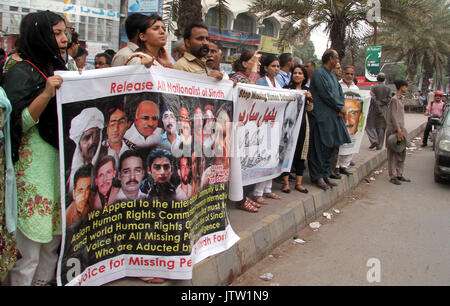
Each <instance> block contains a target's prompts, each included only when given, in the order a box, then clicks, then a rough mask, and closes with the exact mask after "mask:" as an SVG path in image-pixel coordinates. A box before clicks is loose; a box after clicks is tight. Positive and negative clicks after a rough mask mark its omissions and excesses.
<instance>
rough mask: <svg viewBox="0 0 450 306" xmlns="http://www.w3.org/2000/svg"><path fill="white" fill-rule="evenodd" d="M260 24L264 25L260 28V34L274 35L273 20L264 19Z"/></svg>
mask: <svg viewBox="0 0 450 306" xmlns="http://www.w3.org/2000/svg"><path fill="white" fill-rule="evenodd" d="M262 24H263V25H264V27H263V28H261V35H266V36H271V37H275V26H274V24H273V22H272V21H270V20H269V19H264V20H263V22H262Z"/></svg>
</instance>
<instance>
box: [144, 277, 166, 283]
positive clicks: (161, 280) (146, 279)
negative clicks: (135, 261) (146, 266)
mask: <svg viewBox="0 0 450 306" xmlns="http://www.w3.org/2000/svg"><path fill="white" fill-rule="evenodd" d="M140 279H141V280H143V281H144V282H146V283H149V284H162V283H165V282H166V279H165V278H159V277H140Z"/></svg>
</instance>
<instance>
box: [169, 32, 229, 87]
mask: <svg viewBox="0 0 450 306" xmlns="http://www.w3.org/2000/svg"><path fill="white" fill-rule="evenodd" d="M183 38H184V45H185V47H186V52H184V55H183V57H182V58H180V59H179V60H178V61H177V62H176V63H175V65H174V66H173V68H175V69H178V70H183V71H187V72H192V73H197V74H201V75H204V76H210V77H213V78H216V79H217V80H219V81H220V80H222V73H220V71H219V70H215V69H214V70H211V69H210V68H208V67H207V66H206V56H207V55H208V52H209V33H208V28H207V27H206V26H205V25H203V24H201V23H192V24H190V25H188V26H187V27H186V29H185V31H184V35H183Z"/></svg>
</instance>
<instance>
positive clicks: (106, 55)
mask: <svg viewBox="0 0 450 306" xmlns="http://www.w3.org/2000/svg"><path fill="white" fill-rule="evenodd" d="M100 56H103V57H104V58H105V62H106V64H107V65H111V62H112V58H111V56H110V55H109V54H107V53H105V52H103V53H98V54H97V55H95V57H96V58H97V57H100Z"/></svg>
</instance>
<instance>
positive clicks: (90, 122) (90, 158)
mask: <svg viewBox="0 0 450 306" xmlns="http://www.w3.org/2000/svg"><path fill="white" fill-rule="evenodd" d="M104 125H105V119H104V117H103V113H102V112H101V111H100V110H99V109H98V108H96V107H90V108H85V109H83V110H82V111H81V113H80V114H79V115H78V116H76V117H75V118H73V119H72V122H71V125H70V131H69V137H70V139H72V140H73V142H74V143H75V145H76V148H75V152H74V153H73V158H72V167H71V174H70V178H69V180H70V181H69V191H72V187H73V176H74V174H75V172H76V171H77V170H78V168H80V167H81V166H83V165H85V164H91V165H93V166H94V165H95V163H96V162H97V160H98V159H99V155H100V147H101V146H100V143H101V140H102V129H103V128H104Z"/></svg>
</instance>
